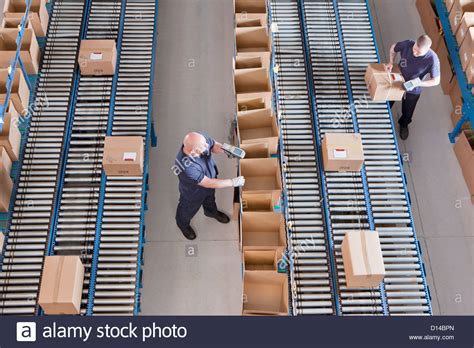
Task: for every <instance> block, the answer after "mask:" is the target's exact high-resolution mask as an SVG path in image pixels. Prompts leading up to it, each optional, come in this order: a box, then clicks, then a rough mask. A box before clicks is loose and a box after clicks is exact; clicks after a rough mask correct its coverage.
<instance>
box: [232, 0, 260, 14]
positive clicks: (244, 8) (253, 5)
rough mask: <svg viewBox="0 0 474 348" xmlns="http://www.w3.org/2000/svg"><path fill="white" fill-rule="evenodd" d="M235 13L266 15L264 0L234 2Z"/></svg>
mask: <svg viewBox="0 0 474 348" xmlns="http://www.w3.org/2000/svg"><path fill="white" fill-rule="evenodd" d="M234 10H235V13H267V2H266V0H234Z"/></svg>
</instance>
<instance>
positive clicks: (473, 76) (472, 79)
mask: <svg viewBox="0 0 474 348" xmlns="http://www.w3.org/2000/svg"><path fill="white" fill-rule="evenodd" d="M466 79H467V83H471V84H472V83H474V59H471V61H470V62H469V64H468V66H467V69H466Z"/></svg>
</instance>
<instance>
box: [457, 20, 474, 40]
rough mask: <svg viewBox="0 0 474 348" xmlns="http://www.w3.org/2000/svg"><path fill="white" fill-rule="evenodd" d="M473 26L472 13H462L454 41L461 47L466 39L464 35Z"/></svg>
mask: <svg viewBox="0 0 474 348" xmlns="http://www.w3.org/2000/svg"><path fill="white" fill-rule="evenodd" d="M473 25H474V12H466V13H464V16H463V17H462V19H461V24H460V25H459V29H458V32H457V34H456V40H457V42H458V45H459V46H461V44H462V43H463V41H464V38H465V37H466V33H467V32H468V30H469V28H470V27H472V26H473Z"/></svg>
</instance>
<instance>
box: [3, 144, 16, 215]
mask: <svg viewBox="0 0 474 348" xmlns="http://www.w3.org/2000/svg"><path fill="white" fill-rule="evenodd" d="M11 168H12V161H11V160H10V157H9V156H8V153H7V151H6V149H5V148H4V147H3V146H0V212H3V213H5V212H8V209H9V207H10V198H11V195H12V190H13V181H12V179H11V178H10V171H11Z"/></svg>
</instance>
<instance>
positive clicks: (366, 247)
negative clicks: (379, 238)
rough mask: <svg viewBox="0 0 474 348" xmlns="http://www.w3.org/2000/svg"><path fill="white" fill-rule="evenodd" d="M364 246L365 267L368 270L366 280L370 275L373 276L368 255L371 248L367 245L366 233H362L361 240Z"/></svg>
mask: <svg viewBox="0 0 474 348" xmlns="http://www.w3.org/2000/svg"><path fill="white" fill-rule="evenodd" d="M360 242H361V244H362V253H363V256H364V266H365V269H366V271H367V272H366V276H365V277H366V278H370V275H371V274H372V267H370V259H369V256H368V253H367V250H368V249H369V246H368V245H367V238H365V232H361V240H360Z"/></svg>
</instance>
